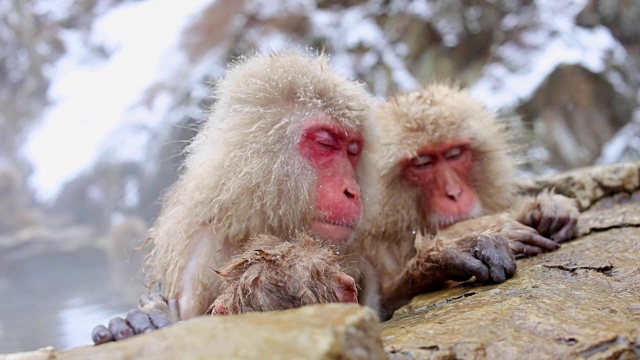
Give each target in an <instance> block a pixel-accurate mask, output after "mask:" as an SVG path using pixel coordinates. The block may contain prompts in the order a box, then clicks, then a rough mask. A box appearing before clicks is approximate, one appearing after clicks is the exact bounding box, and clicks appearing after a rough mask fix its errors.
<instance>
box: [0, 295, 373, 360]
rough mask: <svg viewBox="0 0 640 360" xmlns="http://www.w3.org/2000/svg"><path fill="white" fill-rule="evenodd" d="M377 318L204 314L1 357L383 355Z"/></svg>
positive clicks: (343, 309)
mask: <svg viewBox="0 0 640 360" xmlns="http://www.w3.org/2000/svg"><path fill="white" fill-rule="evenodd" d="M377 323H378V319H377V316H376V315H375V313H374V312H373V310H371V309H369V308H365V307H361V306H357V305H346V304H329V305H314V306H307V307H303V308H299V309H294V310H289V311H274V312H268V313H248V314H244V315H239V316H203V317H199V318H195V319H192V320H189V321H184V322H181V323H178V324H176V325H174V326H170V327H167V328H164V329H162V330H159V331H156V332H152V333H150V334H146V335H141V336H136V337H133V338H131V339H127V340H125V341H120V342H114V343H108V344H104V345H101V346H83V347H78V348H74V349H71V350H55V349H52V348H46V349H40V350H38V351H34V352H29V353H19V354H12V355H8V356H0V359H2V360H18V359H19V360H26V359H29V360H40V359H43V360H44V359H61V360H62V359H69V360H72V359H148V358H152V359H194V358H196V359H199V358H203V359H343V358H346V359H383V358H386V355H385V353H384V351H383V348H382V343H381V342H380V335H379V328H378V326H377Z"/></svg>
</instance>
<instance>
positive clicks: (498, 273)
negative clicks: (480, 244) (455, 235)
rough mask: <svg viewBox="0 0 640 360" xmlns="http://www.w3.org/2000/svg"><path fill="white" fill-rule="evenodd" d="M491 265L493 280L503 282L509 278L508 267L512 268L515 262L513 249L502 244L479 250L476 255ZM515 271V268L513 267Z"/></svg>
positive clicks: (490, 273)
mask: <svg viewBox="0 0 640 360" xmlns="http://www.w3.org/2000/svg"><path fill="white" fill-rule="evenodd" d="M476 257H478V258H479V259H480V260H482V262H483V263H485V264H487V266H488V267H489V275H490V277H491V280H493V282H496V283H501V282H504V281H506V280H507V268H509V270H511V269H512V268H513V266H514V265H512V264H515V261H513V257H512V255H511V251H510V250H508V249H504V248H502V247H500V246H487V247H484V248H482V249H481V250H479V252H478V254H477V255H476ZM513 272H515V269H513Z"/></svg>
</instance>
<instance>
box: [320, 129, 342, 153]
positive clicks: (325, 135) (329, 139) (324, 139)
mask: <svg viewBox="0 0 640 360" xmlns="http://www.w3.org/2000/svg"><path fill="white" fill-rule="evenodd" d="M314 135H315V139H314V141H315V142H316V144H318V145H321V146H323V147H326V148H330V149H338V143H337V142H336V140H335V139H334V138H333V136H331V134H330V133H329V132H328V131H326V130H320V131H317V132H316V133H315V134H314Z"/></svg>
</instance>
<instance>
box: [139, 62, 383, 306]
mask: <svg viewBox="0 0 640 360" xmlns="http://www.w3.org/2000/svg"><path fill="white" fill-rule="evenodd" d="M214 96H215V99H216V102H215V104H214V105H213V108H212V110H211V114H210V116H209V119H208V121H207V122H206V123H205V124H204V126H203V128H202V129H201V131H200V132H199V133H198V135H197V136H196V137H195V139H194V140H193V142H192V143H191V144H190V145H189V146H188V148H187V150H186V151H187V153H188V156H187V159H186V161H185V164H184V167H183V172H182V174H181V176H180V178H179V179H178V180H177V182H176V183H175V184H174V185H173V187H172V188H171V189H170V191H169V192H168V193H167V195H166V197H165V199H164V203H163V207H162V210H161V212H160V215H159V217H158V219H157V221H156V223H155V226H154V228H153V229H152V231H151V232H150V236H149V239H148V242H150V243H151V244H152V245H153V248H152V252H151V254H150V256H149V257H148V260H147V262H146V270H147V272H148V273H149V274H150V277H151V278H150V280H151V283H152V284H153V283H157V282H159V283H161V285H162V288H163V292H164V293H165V295H166V296H168V297H173V296H175V293H176V291H177V290H176V289H177V288H178V287H179V282H180V281H181V279H182V274H183V273H184V271H185V262H186V261H187V258H188V257H189V256H190V252H191V251H193V249H192V247H193V243H194V241H195V240H194V237H196V236H197V234H196V233H197V232H198V231H200V230H201V229H202V228H205V229H208V230H211V231H212V232H213V233H214V234H216V236H217V237H218V240H216V244H214V248H215V249H223V250H224V251H219V250H216V251H217V252H216V254H220V253H223V252H224V254H223V255H220V256H219V257H217V258H215V259H210V258H205V259H203V262H202V264H200V265H199V269H198V279H199V280H200V285H199V289H198V294H200V293H204V292H207V291H209V292H211V290H210V289H211V287H212V286H211V285H212V283H213V282H214V281H215V279H216V278H217V275H215V273H214V271H213V270H212V269H214V268H219V267H220V266H222V265H223V264H222V261H226V260H228V258H229V256H231V255H232V254H233V253H234V252H236V251H237V250H239V249H240V248H241V246H242V244H244V243H245V242H246V241H248V239H249V238H251V237H252V236H254V235H256V234H261V233H264V234H270V235H275V236H278V237H281V238H283V239H287V238H291V237H292V236H293V235H294V234H295V233H296V232H298V231H304V230H306V229H307V227H308V226H309V225H310V223H311V217H312V215H313V211H314V203H315V201H314V198H313V197H314V182H315V176H314V171H313V169H312V167H311V166H310V164H309V163H308V161H307V160H306V159H304V158H302V157H301V156H300V155H299V154H298V152H297V143H298V141H299V139H300V136H301V134H302V131H303V125H304V123H305V121H306V119H309V118H311V117H316V116H324V117H332V118H334V119H336V120H337V121H338V122H339V123H340V124H342V125H343V126H345V127H346V128H348V129H355V130H359V131H361V132H362V133H363V134H364V133H366V132H367V130H366V127H365V125H366V124H365V123H366V122H367V121H368V116H369V110H370V109H371V99H370V97H369V96H368V94H367V93H366V91H365V90H364V88H363V87H362V86H361V85H360V84H357V83H354V82H351V81H348V80H347V79H345V78H343V77H340V76H338V75H336V74H335V73H333V72H332V71H331V69H330V68H329V65H328V62H327V58H326V57H325V56H323V55H317V54H312V53H309V52H300V51H292V50H289V51H285V52H282V53H278V54H265V55H257V56H254V57H250V58H241V59H240V60H238V61H237V62H235V63H234V64H233V65H232V66H231V67H230V68H229V69H228V71H227V73H226V76H225V77H224V78H223V79H221V80H220V81H219V82H218V84H217V86H216V88H215V92H214ZM364 136H365V137H366V136H367V135H366V134H365V135H364ZM365 148H366V145H365ZM361 168H362V167H360V169H361ZM360 169H359V170H358V174H357V176H358V177H359V178H361V177H362V174H361V170H360ZM216 256H218V255H216ZM214 292H215V290H214ZM215 295H216V294H214V297H215ZM209 304H210V303H209Z"/></svg>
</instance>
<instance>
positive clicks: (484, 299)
mask: <svg viewBox="0 0 640 360" xmlns="http://www.w3.org/2000/svg"><path fill="white" fill-rule="evenodd" d="M638 166H640V164H638V163H631V164H618V165H610V166H603V167H596V168H590V169H582V170H576V171H572V172H569V173H565V174H561V175H557V176H554V177H549V178H538V179H535V180H532V181H530V182H529V183H528V185H529V186H530V187H529V190H531V191H534V189H538V190H539V189H542V188H544V187H547V186H553V187H556V189H558V190H560V192H562V193H565V194H571V195H575V196H576V197H577V198H578V200H579V202H580V204H581V206H582V207H583V209H586V211H585V212H584V213H582V214H581V217H580V219H579V226H578V235H579V237H578V238H577V239H575V240H573V241H571V242H569V243H566V244H563V246H562V248H561V249H559V250H558V251H556V252H552V253H547V254H542V255H539V256H536V257H532V258H528V259H522V260H519V261H518V272H517V274H516V275H515V276H514V277H513V278H512V279H510V280H509V281H507V282H505V283H502V284H497V285H489V286H482V285H477V284H473V283H467V284H463V285H462V286H458V287H454V288H450V289H445V290H442V291H438V292H433V293H429V294H424V295H421V296H418V297H416V298H415V299H413V301H412V302H410V303H409V304H408V305H407V306H405V307H404V308H402V309H400V310H398V311H397V312H396V313H395V315H394V317H393V318H392V319H391V320H389V321H388V322H386V323H384V324H382V338H383V342H384V344H385V349H386V350H387V351H388V352H389V353H390V354H391V357H392V358H398V359H404V358H411V359H453V358H455V359H519V358H524V357H532V358H541V359H575V358H589V359H637V358H638V357H640V329H639V326H640V297H639V296H638V294H640V269H639V268H638V264H639V263H640V262H639V261H640V260H638V259H640V241H639V240H638V239H640V228H639V227H638V225H640V201H639V200H638V196H637V195H635V194H636V193H635V192H634V190H637V188H638ZM522 188H523V189H526V188H527V187H526V186H523V187H522ZM607 196H608V197H607Z"/></svg>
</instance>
